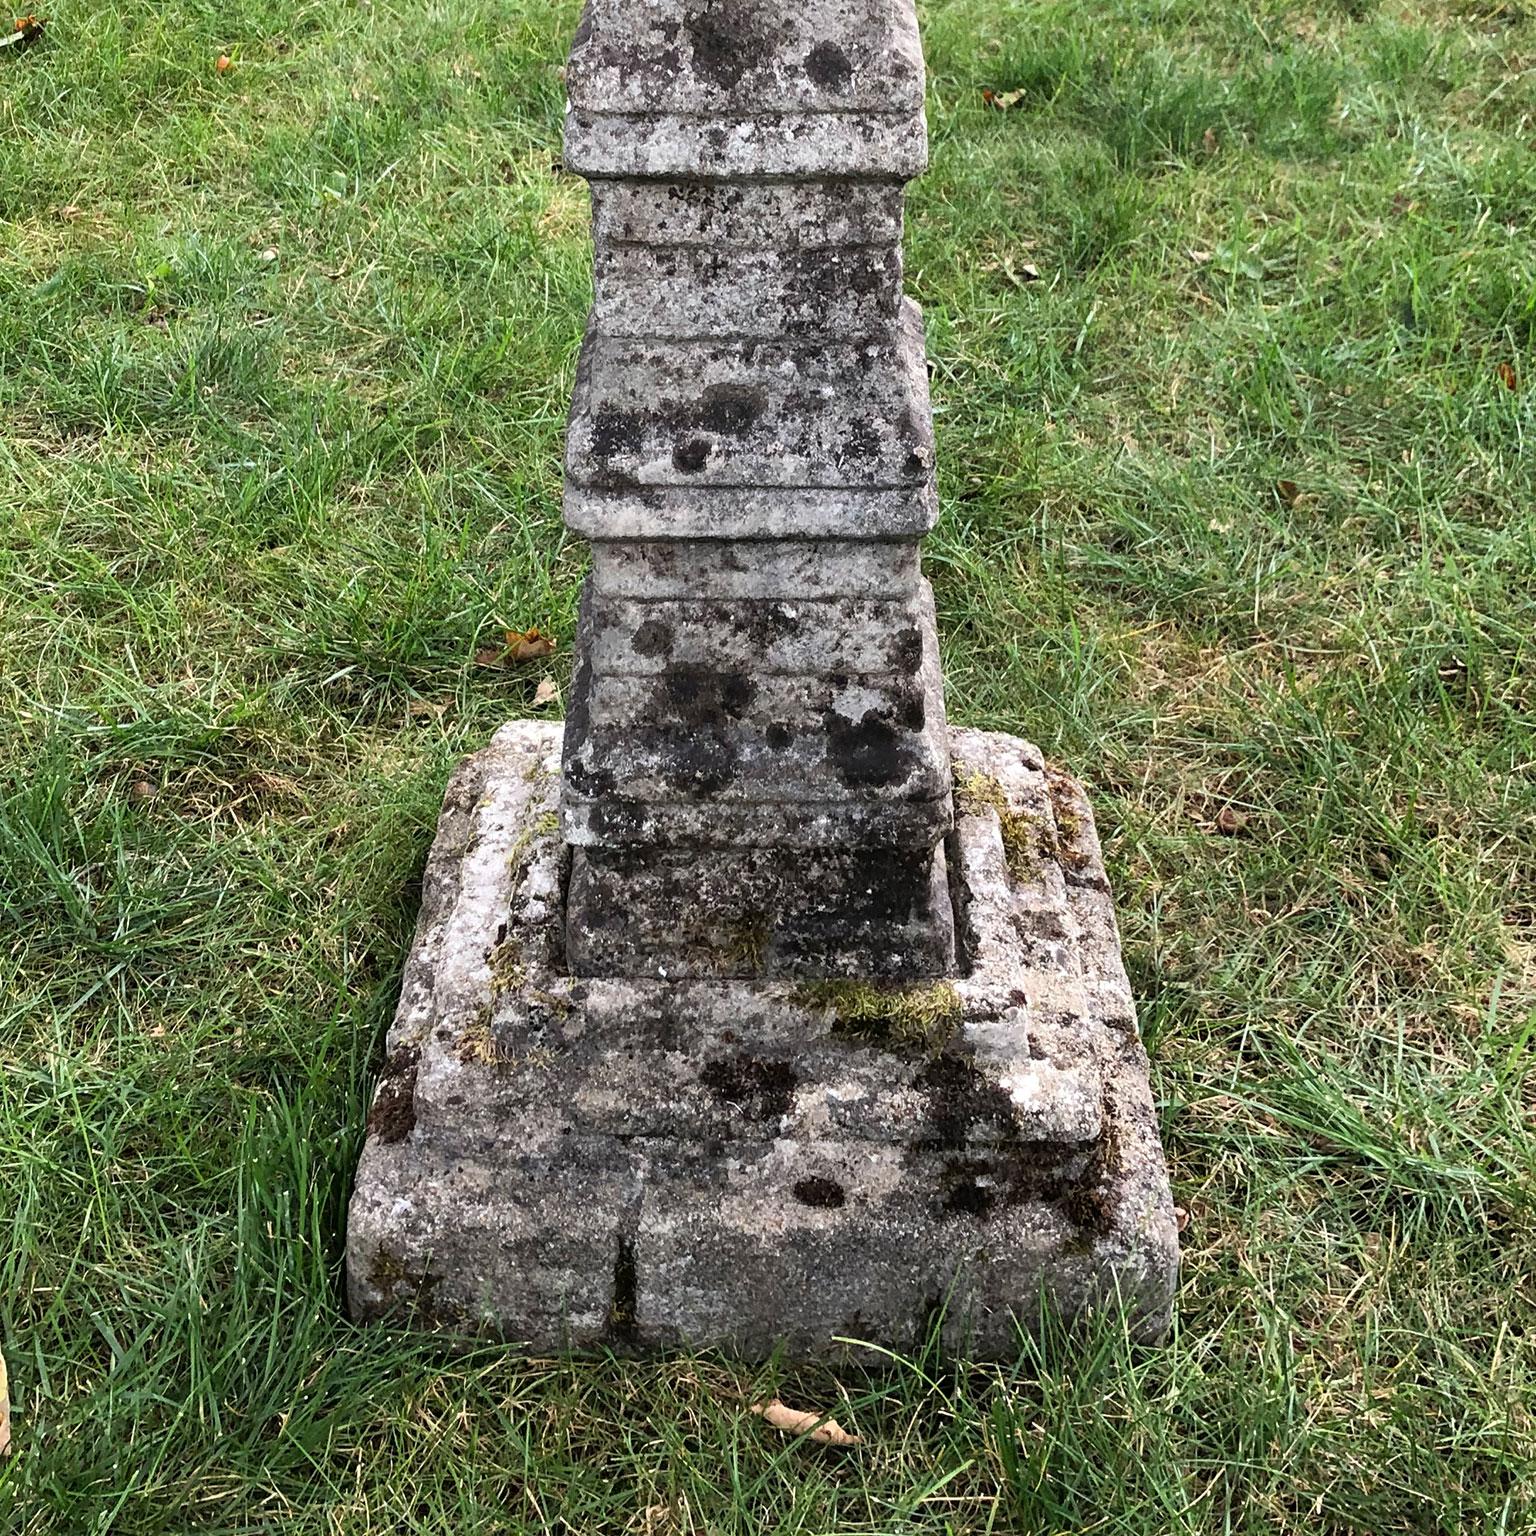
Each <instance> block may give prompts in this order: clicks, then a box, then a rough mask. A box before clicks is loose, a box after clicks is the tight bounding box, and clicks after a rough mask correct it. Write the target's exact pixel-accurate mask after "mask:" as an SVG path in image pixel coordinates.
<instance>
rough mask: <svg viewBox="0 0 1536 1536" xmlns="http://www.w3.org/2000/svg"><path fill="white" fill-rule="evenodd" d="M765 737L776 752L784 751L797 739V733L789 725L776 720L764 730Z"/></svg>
mask: <svg viewBox="0 0 1536 1536" xmlns="http://www.w3.org/2000/svg"><path fill="white" fill-rule="evenodd" d="M763 739H764V740H765V741H766V742H767V743H768V745H769V746H770V747H772V748H773V750H774V751H775V752H782V751H783V750H784V749H785V748H786V747H787V746H788V745H789V744H790V742H792V741H793V740H794V739H795V733H794V732H793V731H792V730H790V728H789V727H788V726H787V725H782V724H780V722H779V721H777V720H775V721H774V722H773V724H772V725H770V726H769V727H768V729H767V730H766V731H764V732H763Z"/></svg>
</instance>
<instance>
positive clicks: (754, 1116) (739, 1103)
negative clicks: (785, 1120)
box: [699, 1052, 800, 1120]
mask: <svg viewBox="0 0 1536 1536" xmlns="http://www.w3.org/2000/svg"><path fill="white" fill-rule="evenodd" d="M699 1081H700V1082H701V1083H703V1085H704V1086H705V1087H706V1088H707V1089H709V1091H710V1092H711V1093H712V1094H714V1096H715V1097H716V1098H717V1099H718V1100H719V1101H720V1102H721V1103H722V1104H729V1105H731V1106H732V1107H733V1108H735V1109H738V1110H740V1111H741V1113H742V1114H743V1115H744V1116H745V1117H746V1118H747V1119H748V1120H778V1119H780V1118H781V1117H782V1116H784V1115H787V1114H788V1113H789V1107H790V1103H791V1097H792V1095H793V1094H794V1091H795V1085H796V1083H798V1082H799V1081H800V1079H799V1078H798V1077H797V1076H796V1075H795V1071H794V1068H793V1067H791V1066H790V1064H789V1063H788V1062H787V1061H764V1060H763V1059H762V1057H760V1056H752V1055H749V1054H747V1053H746V1052H740V1053H738V1054H737V1055H735V1056H723V1057H720V1058H719V1059H718V1060H716V1061H710V1062H706V1063H705V1064H704V1070H703V1071H702V1072H700V1073H699Z"/></svg>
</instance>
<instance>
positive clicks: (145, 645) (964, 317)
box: [0, 0, 1536, 1536]
mask: <svg viewBox="0 0 1536 1536" xmlns="http://www.w3.org/2000/svg"><path fill="white" fill-rule="evenodd" d="M49 19H50V25H49V27H48V30H47V33H46V35H45V37H44V38H43V39H42V40H41V41H40V42H39V43H37V44H36V45H35V46H33V47H31V48H28V49H26V50H17V49H5V50H0V721H3V727H4V728H3V731H0V917H3V926H0V1069H3V1070H0V1214H3V1219H4V1223H5V1227H4V1232H5V1238H4V1242H3V1244H0V1343H3V1348H4V1352H5V1355H6V1357H7V1359H8V1361H9V1364H10V1372H11V1392H12V1396H13V1399H14V1401H15V1408H16V1422H15V1447H14V1454H13V1455H12V1456H11V1457H10V1458H9V1460H8V1461H7V1462H5V1463H4V1464H3V1471H0V1524H3V1528H4V1529H5V1530H6V1531H7V1532H11V1531H15V1532H19V1533H24V1536H37V1533H50V1536H51V1533H55V1532H59V1533H70V1536H73V1533H77V1532H79V1533H101V1536H107V1533H111V1536H127V1533H132V1536H138V1533H150V1532H164V1533H179V1532H191V1531H197V1532H257V1531H269V1530H270V1531H274V1532H275V1531H282V1532H284V1533H290V1532H291V1533H300V1536H309V1533H315V1536H319V1533H337V1536H341V1533H345V1536H352V1533H386V1532H387V1533H395V1532H401V1531H410V1532H433V1533H437V1532H441V1533H445V1536H447V1533H455V1536H457V1533H464V1532H472V1531H474V1532H478V1531H485V1532H493V1531H494V1532H511V1531H541V1530H552V1531H565V1532H571V1533H576V1536H587V1533H598V1532H633V1533H644V1536H671V1533H700V1536H703V1533H737V1532H740V1533H749V1532H750V1533H761V1532H797V1533H807V1536H809V1533H832V1532H889V1533H907V1532H933V1533H940V1532H955V1533H959V1532H966V1533H972V1532H984V1531H993V1532H1033V1531H1052V1532H1068V1531H1070V1532H1078V1531H1082V1532H1127V1533H1129V1532H1144V1533H1149V1536H1150V1533H1159V1536H1161V1533H1166V1532H1211V1533H1225V1532H1240V1533H1247V1532H1252V1533H1261V1532H1262V1533H1266V1536H1267V1533H1272V1532H1297V1533H1301V1532H1306V1533H1309V1536H1311V1533H1318V1532H1330V1533H1344V1532H1358V1533H1362V1536H1376V1533H1383V1532H1415V1533H1421V1532H1458V1533H1462V1532H1479V1533H1481V1532H1485V1531H1486V1532H1504V1533H1527V1532H1530V1531H1532V1530H1533V1529H1536V1222H1533V1216H1536V1115H1533V1111H1536V1091H1533V1084H1536V1073H1533V1065H1536V723H1533V720H1536V640H1533V635H1536V233H1533V231H1536V18H1533V16H1532V14H1531V13H1530V11H1529V9H1528V8H1527V7H1526V6H1525V5H1523V4H1516V3H1515V0H1316V3H1312V4H1300V3H1292V0H986V3H983V0H944V3H935V4H931V5H929V6H928V8H927V17H926V25H927V32H926V42H927V48H928V55H929V65H930V75H931V91H930V113H929V116H930V127H931V133H932V142H933V151H934V157H933V158H934V163H933V169H932V171H931V172H930V173H929V175H928V176H927V177H926V178H925V179H924V180H923V181H922V182H921V183H919V184H918V186H917V187H916V188H915V189H914V192H913V196H912V199H911V203H910V208H909V214H910V218H909V236H908V247H909V249H908V287H909V289H910V290H911V291H912V292H913V293H914V294H915V296H916V297H917V298H918V299H920V300H921V302H922V303H923V304H924V306H925V308H926V311H927V315H928V323H929V332H928V335H929V348H930V352H931V356H932V361H933V369H934V381H933V382H934V392H935V406H936V409H937V411H938V426H939V431H940V442H941V456H942V458H941V489H942V492H943V495H944V502H945V514H944V519H943V522H942V525H941V527H940V529H939V531H938V532H937V533H936V534H935V535H934V537H933V538H932V539H931V540H930V542H929V545H928V553H927V560H928V566H929V569H930V572H931V574H932V575H933V577H934V580H935V584H936V586H937V589H938V595H939V604H940V619H941V626H942V629H943V633H944V640H945V647H946V659H947V664H948V667H949V685H950V694H949V698H950V709H951V712H952V715H953V717H954V719H955V720H957V721H959V722H962V723H967V724H975V725H985V726H995V727H1001V728H1006V729H1008V730H1014V731H1018V732H1021V733H1023V734H1026V735H1028V736H1030V737H1032V738H1033V739H1035V740H1036V741H1039V742H1040V743H1041V744H1042V745H1043V746H1044V747H1045V748H1046V750H1047V751H1048V752H1049V753H1051V754H1052V755H1053V756H1055V757H1056V758H1058V759H1059V760H1060V761H1062V762H1063V763H1065V764H1067V765H1068V766H1069V767H1070V768H1071V769H1072V770H1073V771H1074V772H1076V773H1077V774H1079V775H1080V776H1081V777H1082V778H1083V779H1084V780H1085V781H1086V782H1087V783H1088V785H1089V786H1090V787H1091V789H1092V792H1093V794H1094V797H1095V800H1096V803H1097V806H1098V812H1099V817H1100V821H1101V825H1102V829H1103V831H1104V833H1105V839H1106V845H1107V851H1108V856H1109V860H1110V867H1111V874H1112V876H1113V878H1114V880H1115V883H1116V887H1117V890H1118V893H1119V899H1120V903H1121V908H1120V910H1121V918H1122V923H1123V926H1124V933H1125V940H1126V946H1127V956H1128V962H1129V965H1130V967H1131V973H1132V978H1133V981H1134V982H1135V984H1136V988H1137V991H1138V993H1139V996H1140V998H1141V1003H1142V1019H1143V1025H1144V1028H1145V1031H1146V1035H1147V1040H1148V1044H1149V1046H1150V1048H1151V1051H1152V1056H1153V1061H1154V1072H1155V1087H1156V1091H1157V1094H1158V1097H1159V1100H1160V1102H1161V1105H1162V1114H1163V1126H1164V1131H1165V1135H1166V1140H1167V1145H1168V1150H1169V1155H1170V1158H1171V1161H1172V1165H1173V1173H1174V1183H1175V1191H1176V1198H1177V1199H1178V1200H1179V1202H1180V1203H1181V1205H1182V1206H1183V1207H1184V1208H1185V1209H1186V1210H1187V1212H1188V1228H1187V1231H1186V1232H1185V1234H1184V1242H1185V1273H1184V1279H1183V1288H1182V1294H1181V1298H1180V1303H1179V1316H1180V1321H1179V1326H1178V1331H1177V1334H1176V1336H1175V1337H1174V1338H1173V1339H1172V1341H1171V1342H1170V1343H1169V1345H1168V1346H1167V1347H1166V1348H1164V1349H1160V1350H1142V1349H1133V1348H1131V1347H1129V1346H1128V1345H1127V1344H1126V1343H1125V1342H1124V1341H1123V1339H1121V1338H1119V1337H1118V1336H1117V1334H1116V1331H1115V1329H1114V1328H1113V1327H1109V1326H1106V1327H1104V1328H1101V1329H1100V1330H1099V1331H1098V1332H1097V1333H1095V1334H1094V1335H1092V1336H1091V1337H1089V1338H1087V1339H1082V1338H1079V1339H1075V1340H1071V1341H1065V1340H1062V1339H1059V1338H1050V1339H1046V1340H1045V1341H1043V1342H1041V1343H1038V1344H1036V1343H1031V1344H1021V1348H1020V1355H1019V1359H1018V1361H1017V1362H1016V1364H1014V1365H1012V1366H1010V1367H1008V1368H1005V1369H998V1368H979V1367H978V1368H964V1369H950V1368H948V1367H946V1366H944V1365H943V1364H942V1363H940V1362H937V1361H934V1360H932V1359H929V1358H925V1359H920V1360H917V1361H914V1362H911V1363H910V1364H908V1365H907V1366H904V1367H902V1368H899V1369H895V1370H889V1371H885V1372H871V1373H869V1374H867V1375H865V1374H858V1373H854V1372H844V1373H842V1374H840V1375H839V1376H838V1377H837V1378H836V1379H834V1378H832V1377H831V1376H828V1375H824V1374H818V1373H816V1372H808V1371H798V1372H797V1371H790V1370H787V1369H780V1368H778V1367H775V1366H770V1367H766V1368H752V1367H746V1366H742V1365H739V1364H736V1363H733V1362H731V1361H729V1360H727V1359H723V1358H720V1357H716V1356H705V1357H702V1358H694V1359H672V1360H666V1361H648V1362H639V1363H633V1362H631V1363H625V1362H615V1361H606V1362H601V1363H598V1364H595V1365H594V1364H590V1363H587V1364H582V1363H573V1362H569V1361H560V1360H527V1359H520V1358H518V1357H516V1356H513V1355H509V1354H507V1353H505V1352H503V1351H501V1350H499V1349H495V1348H491V1347H488V1346H483V1345H482V1346H476V1347H473V1348H463V1347H455V1346H453V1345H451V1344H449V1343H448V1342H446V1341H442V1340H434V1339H430V1338H418V1337H412V1336H409V1335H403V1334H393V1333H389V1332H386V1331H382V1330H374V1329H369V1330H363V1331H360V1330H357V1329H354V1328H353V1327H351V1326H350V1325H349V1324H348V1322H347V1321H346V1319H345V1317H344V1316H343V1315H342V1312H341V1308H340V1305H339V1256H340V1246H341V1244H340V1239H341V1225H342V1216H343V1210H344V1203H345V1200H346V1197H347V1193H348V1187H349V1181H350V1178H351V1174H352V1169H353V1165H354V1161H355V1158H356V1155H357V1151H358V1145H359V1136H360V1129H361V1125H362V1120H363V1115H364V1109H365V1105H366V1102H367V1098H368V1091H369V1085H370V1080H371V1076H372V1074H373V1073H374V1072H375V1071H376V1070H377V1067H378V1064H379V1058H380V1042H381V1037H382V1032H383V1029H384V1026H385V1023H386V1021H387V1018H388V1016H389V1014H390V1012H391V1009H392V1005H393V1001H394V994H395V990H396V986H397V981H398V975H399V969H400V964H401V960H402V956H403V950H404V946H405V944H406V942H407V939H408V935H409V930H410V926H411V923H412V919H413V915H414V908H415V904H416V896H417V891H416V884H415V882H416V881H417V879H418V878H419V874H420V870H421V866H422V862H423V859H424V856H425V852H426V848H427V844H428V840H429V838H430V835H431V831H432V827H433V823H434V820H435V817H436V813H437V809H438V805H439V801H440V797H441V794H442V790H443V785H444V781H445V778H446V776H447V774H448V771H449V768H450V765H451V764H452V763H453V762H454V761H455V760H456V759H457V758H458V757H459V756H460V755H461V754H462V753H464V752H466V751H468V750H469V749H471V748H473V747H475V746H477V745H479V744H480V743H482V742H483V741H484V740H485V739H486V738H487V736H488V735H489V734H490V732H491V730H492V729H493V728H494V726H495V725H496V724H497V723H499V722H500V721H502V720H504V719H506V718H508V717H509V716H515V715H521V714H528V713H533V712H535V711H536V710H539V709H542V710H543V712H545V713H551V712H553V711H554V710H555V709H557V707H558V706H548V705H543V706H541V705H539V704H538V703H537V702H536V700H535V690H536V688H537V685H538V682H539V681H540V679H541V677H542V675H543V673H544V671H545V670H546V669H545V668H543V667H540V666H534V667H531V668H528V669H525V670H522V671H507V670H501V669H497V668H492V667H487V666H483V665H477V664H476V662H475V654H476V651H477V649H478V648H479V647H481V646H483V645H484V644H485V643H486V640H487V637H495V636H497V635H499V633H500V631H501V630H502V629H504V628H507V627H518V628H523V627H526V626H528V625H531V624H538V625H540V626H543V627H546V628H550V629H552V630H553V631H554V632H555V633H556V634H557V635H558V636H559V637H560V639H561V642H562V644H561V650H560V653H559V656H560V659H561V660H562V661H563V659H564V657H565V654H566V652H567V651H568V649H569V642H570V637H571V633H572V622H573V600H574V596H575V592H576V587H577V583H578V580H579V578H580V574H581V569H582V563H583V558H584V556H583V550H582V548H581V546H580V545H579V544H577V543H576V542H575V541H573V540H570V539H568V538H567V537H566V536H565V535H564V534H563V532H562V530H561V526H560V521H559V472H558V456H559V449H560V438H561V429H562V424H563V416H564V410H565V402H566V400H567V398H568V395H569V392H570V387H571V376H572V365H573V361H574V355H575V350H576V345H577V340H578V337H579V334H580V329H581V321H582V316H583V313H584V310H585V307H586V305H587V302H588V245H587V231H586V202H585V189H584V186H583V184H582V183H580V182H579V181H577V180H575V179H574V178H571V177H568V176H565V175H563V174H562V173H561V172H560V169H559V166H558V162H557V154H558V145H559V125H560V112H561V99H562V95H561V90H562V88H561V84H560V80H559V75H558V69H559V66H560V64H561V62H562V59H563V56H564V52H565V48H566V44H567V40H568V38H569V35H570V33H571V32H572V30H573V28H574V25H575V21H576V13H575V8H574V6H573V5H571V4H565V3H561V4H556V5H551V4H546V3H543V0H524V3H517V0H483V3H479V4H473V3H470V0H432V3H429V4H427V5H425V6H421V5H405V4H402V3H400V0H358V3H355V4H348V3H333V4H330V5H318V4H313V3H311V0H297V3H291V0H290V3H284V4H281V5H280V4H277V3H275V0H226V3H224V4H221V5H218V6H214V5H212V4H209V3H207V0H164V3H162V4H157V5H153V6H148V5H139V6H128V5H122V4H107V3H102V0H60V3H59V5H58V8H57V10H56V11H55V12H54V13H53V14H52V15H51V16H50V18H49ZM221 53H226V54H228V55H229V56H230V57H231V59H232V61H233V62H232V66H231V67H230V68H229V69H228V70H227V71H225V72H223V73H220V72H218V71H217V70H216V68H215V60H216V59H217V57H218V56H219V55H220V54H221ZM984 87H985V88H990V89H991V90H993V91H994V92H1000V93H1006V94H1004V95H1003V97H1002V100H1003V101H1005V102H1007V103H1010V104H1009V105H1008V106H1007V107H1006V109H1004V110H999V109H997V108H996V107H995V106H992V105H989V104H987V102H986V101H984V99H983V97H982V90H983V88H984ZM1015 93H1016V94H1015ZM553 670H554V671H555V673H556V675H557V678H558V680H560V681H563V677H560V676H559V674H560V672H561V669H560V668H559V667H556V668H554V669H553ZM765 1387H766V1388H772V1389H774V1390H779V1391H781V1392H782V1394H783V1395H784V1396H785V1397H786V1398H787V1399H789V1400H791V1401H793V1402H796V1403H798V1404H802V1405H805V1406H811V1407H816V1406H824V1407H832V1408H834V1409H835V1410H836V1411H837V1414H838V1417H839V1419H840V1420H841V1421H842V1422H843V1423H844V1424H845V1425H848V1426H849V1427H850V1428H856V1429H857V1430H858V1431H860V1432H861V1434H862V1435H863V1436H864V1441H865V1443H864V1444H863V1446H862V1447H861V1448H859V1449H857V1450H855V1451H852V1452H845V1453H829V1452H825V1451H820V1452H818V1451H816V1450H814V1449H812V1448H810V1447H807V1446H804V1445H797V1444H795V1443H792V1442H789V1441H786V1440H785V1439H784V1438H782V1437H779V1436H776V1435H774V1434H773V1433H772V1432H770V1431H766V1430H765V1429H764V1427H763V1425H762V1424H761V1423H760V1422H759V1421H757V1420H755V1419H752V1418H749V1417H746V1416H745V1414H744V1411H743V1410H744V1405H745V1404H746V1403H748V1402H750V1401H752V1400H753V1399H754V1397H755V1396H756V1395H757V1394H758V1393H759V1392H760V1391H761V1390H763V1389H764V1388H765ZM7 1516H8V1517H9V1518H8V1521H7V1520H6V1517H7Z"/></svg>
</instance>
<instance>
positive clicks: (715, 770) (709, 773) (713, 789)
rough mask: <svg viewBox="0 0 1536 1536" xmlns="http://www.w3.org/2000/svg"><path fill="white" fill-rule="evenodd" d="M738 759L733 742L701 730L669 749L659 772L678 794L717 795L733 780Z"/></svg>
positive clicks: (717, 733)
mask: <svg viewBox="0 0 1536 1536" xmlns="http://www.w3.org/2000/svg"><path fill="white" fill-rule="evenodd" d="M738 758H739V753H738V750H737V745H736V743H735V742H734V741H732V740H730V739H729V738H728V737H726V736H724V735H723V734H721V733H720V732H719V731H711V730H708V729H707V728H702V727H701V728H700V729H698V730H697V731H694V732H690V733H689V734H688V735H687V736H686V737H685V738H684V739H683V740H681V741H679V742H677V743H676V744H675V745H674V746H673V747H672V750H671V751H670V752H668V754H667V756H666V760H665V762H664V763H663V764H662V765H661V766H660V768H659V772H660V774H661V776H662V778H663V780H664V781H665V782H666V784H667V787H668V788H669V789H674V790H677V791H678V792H679V793H682V794H691V795H717V794H719V793H720V791H721V790H722V789H724V788H725V786H726V785H727V784H729V783H730V782H731V781H732V780H733V779H734V778H735V777H736V766H737V762H738Z"/></svg>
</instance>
